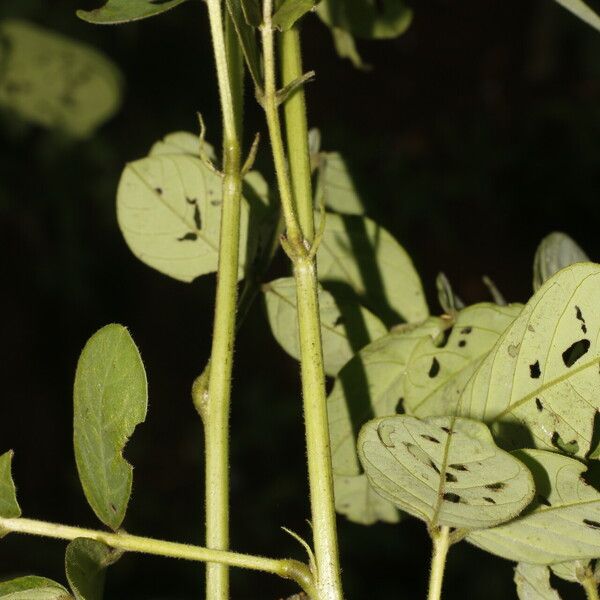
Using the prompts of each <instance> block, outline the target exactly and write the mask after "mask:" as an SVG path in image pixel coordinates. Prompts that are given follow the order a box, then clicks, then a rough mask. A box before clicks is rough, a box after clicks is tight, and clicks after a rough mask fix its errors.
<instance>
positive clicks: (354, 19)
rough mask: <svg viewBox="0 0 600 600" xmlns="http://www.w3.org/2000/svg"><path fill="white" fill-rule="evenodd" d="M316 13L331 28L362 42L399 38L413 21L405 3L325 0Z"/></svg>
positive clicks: (394, 1)
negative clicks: (357, 38)
mask: <svg viewBox="0 0 600 600" xmlns="http://www.w3.org/2000/svg"><path fill="white" fill-rule="evenodd" d="M317 13H318V15H319V17H321V19H322V20H323V22H324V23H325V24H326V25H328V26H329V27H332V28H333V27H337V28H340V29H343V30H345V31H347V32H349V33H351V34H352V35H356V36H358V37H363V38H381V39H385V38H394V37H397V36H399V35H401V34H402V33H404V32H405V31H406V29H407V28H408V26H409V25H410V23H411V21H412V10H411V9H410V8H408V6H407V5H406V4H405V3H404V2H403V1H402V0H380V1H378V0H323V1H322V2H321V3H320V4H319V6H318V8H317Z"/></svg>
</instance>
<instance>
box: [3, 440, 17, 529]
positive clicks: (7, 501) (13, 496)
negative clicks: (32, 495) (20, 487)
mask: <svg viewBox="0 0 600 600" xmlns="http://www.w3.org/2000/svg"><path fill="white" fill-rule="evenodd" d="M12 457H13V452H12V450H9V451H8V452H5V453H4V454H2V455H0V517H4V518H5V519H14V518H16V517H20V516H21V508H20V506H19V503H18V502H17V490H16V488H15V483H14V481H13V478H12V473H11V466H12ZM0 535H1V534H0Z"/></svg>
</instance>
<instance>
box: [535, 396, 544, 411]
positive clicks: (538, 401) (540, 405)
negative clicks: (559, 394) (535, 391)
mask: <svg viewBox="0 0 600 600" xmlns="http://www.w3.org/2000/svg"><path fill="white" fill-rule="evenodd" d="M535 405H536V406H537V409H538V410H539V411H540V412H542V411H543V410H544V405H543V403H542V401H541V400H540V399H539V398H536V399H535Z"/></svg>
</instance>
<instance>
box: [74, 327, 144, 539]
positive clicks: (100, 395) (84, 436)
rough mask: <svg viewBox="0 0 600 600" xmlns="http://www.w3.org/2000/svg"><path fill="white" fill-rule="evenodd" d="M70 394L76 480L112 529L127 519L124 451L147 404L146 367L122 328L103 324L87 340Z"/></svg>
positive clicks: (127, 467) (128, 491) (127, 472)
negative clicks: (72, 411) (72, 403)
mask: <svg viewBox="0 0 600 600" xmlns="http://www.w3.org/2000/svg"><path fill="white" fill-rule="evenodd" d="M73 395H74V422H73V423H74V443H75V459H76V462H77V470H78V472H79V479H80V480H81V484H82V486H83V491H84V493H85V496H86V498H87V501H88V502H89V504H90V506H91V507H92V509H93V510H94V512H95V513H96V515H97V516H98V518H99V519H100V520H101V521H102V522H103V523H105V524H106V525H108V526H109V527H111V528H112V529H115V530H116V529H118V528H119V527H120V525H121V523H122V521H123V518H124V517H125V511H126V510H127V504H128V502H129V496H130V495H131V483H132V477H133V474H132V471H133V469H132V467H131V465H130V464H129V463H128V462H127V461H126V460H125V459H124V458H123V454H122V453H123V449H124V447H125V444H126V443H127V440H128V438H129V437H130V436H131V434H132V433H133V430H134V429H135V427H136V425H138V424H139V423H142V422H143V421H144V420H145V418H146V410H147V406H148V386H147V383H146V372H145V370H144V365H143V363H142V359H141V357H140V353H139V351H138V349H137V347H136V345H135V343H134V341H133V340H132V339H131V336H130V335H129V332H128V331H127V329H125V327H123V326H122V325H116V324H112V325H107V326H106V327H103V328H102V329H100V330H99V331H97V332H96V333H95V334H94V335H93V336H92V337H91V338H90V339H89V340H88V342H87V344H86V345H85V347H84V349H83V351H82V353H81V356H80V357H79V362H78V364H77V372H76V374H75V386H74V394H73Z"/></svg>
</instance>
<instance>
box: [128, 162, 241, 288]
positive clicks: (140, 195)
mask: <svg viewBox="0 0 600 600" xmlns="http://www.w3.org/2000/svg"><path fill="white" fill-rule="evenodd" d="M221 198H222V180H221V178H220V177H219V175H217V174H216V173H214V172H213V171H211V170H210V169H209V168H208V167H207V166H206V165H205V164H204V163H203V162H202V161H201V160H200V159H199V158H196V157H194V156H190V155H184V154H180V155H158V156H156V155H154V156H150V157H148V158H143V159H141V160H137V161H135V162H133V163H130V164H128V165H127V167H126V168H125V170H124V172H123V175H122V176H121V181H120V183H119V189H118V192H117V218H118V221H119V226H120V228H121V231H122V233H123V236H124V237H125V241H126V242H127V245H128V246H129V248H130V249H131V251H132V252H133V253H134V254H135V255H136V256H137V257H138V258H139V259H140V260H141V261H142V262H143V263H145V264H147V265H148V266H150V267H152V268H154V269H156V270H157V271H160V272H161V273H164V274H165V275H169V276H170V277H173V278H174V279H178V280H179V281H186V282H191V281H193V280H194V279H195V278H196V277H199V276H200V275H204V274H206V273H211V272H214V271H216V270H217V263H218V248H219V234H220V223H221ZM240 231H241V239H240V248H241V253H242V255H241V257H240V258H241V264H240V278H241V277H242V276H243V273H244V263H245V251H246V243H247V233H248V206H247V203H246V201H243V205H242V218H241V230H240Z"/></svg>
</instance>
